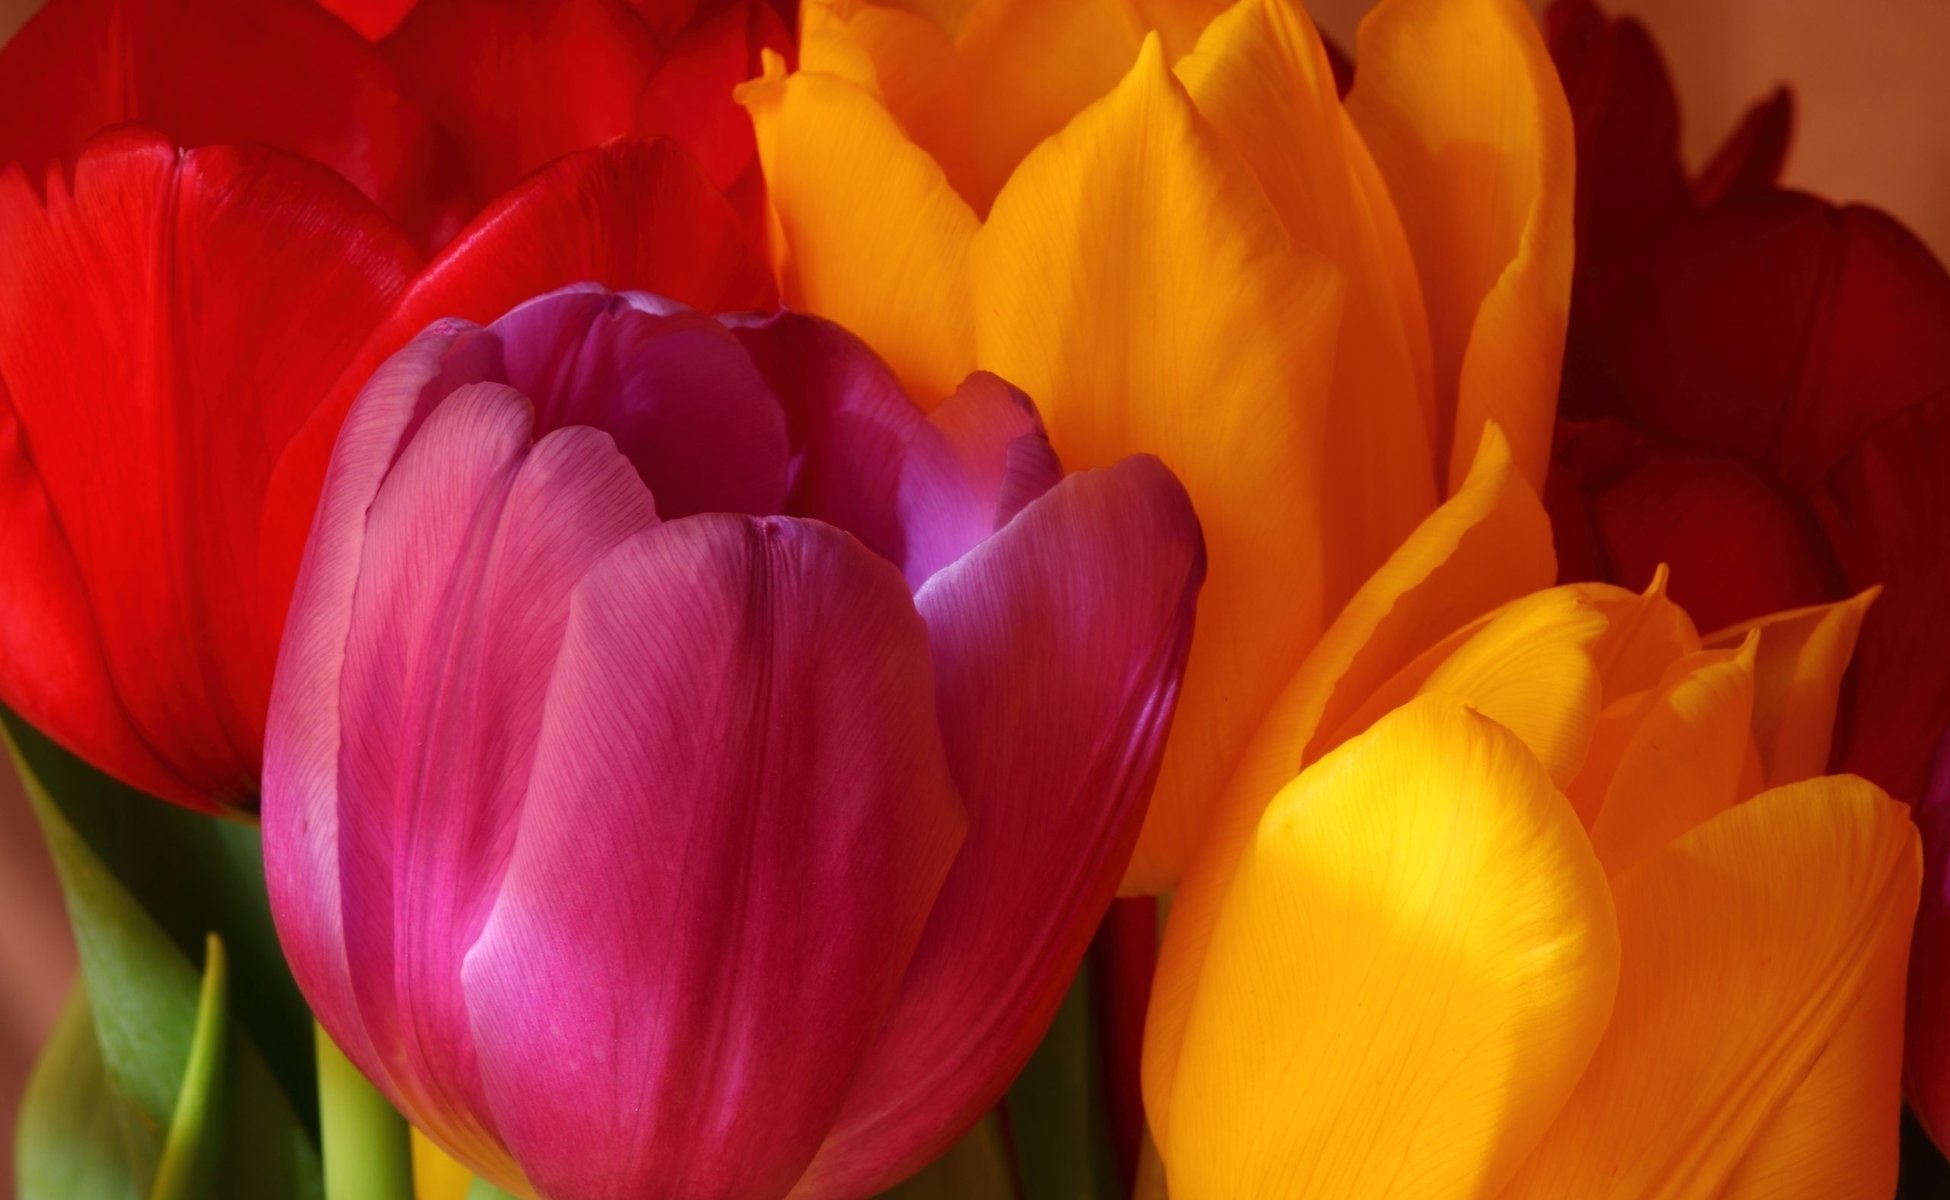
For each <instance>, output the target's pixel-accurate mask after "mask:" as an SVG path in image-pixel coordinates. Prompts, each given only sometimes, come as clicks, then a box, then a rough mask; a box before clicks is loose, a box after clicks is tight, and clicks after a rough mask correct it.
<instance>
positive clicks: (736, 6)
mask: <svg viewBox="0 0 1950 1200" xmlns="http://www.w3.org/2000/svg"><path fill="white" fill-rule="evenodd" d="M791 42H792V34H791V31H790V30H788V29H787V28H786V27H785V22H784V21H782V20H780V18H779V14H778V10H776V9H774V8H773V7H772V5H771V4H770V3H767V2H766V0H738V2H736V3H731V4H726V5H725V6H724V7H723V8H721V9H719V11H717V12H716V13H714V14H711V15H708V16H703V17H702V18H701V19H699V20H697V21H695V22H694V23H693V24H692V25H691V26H690V27H689V28H688V29H686V30H685V31H684V33H683V35H682V36H681V37H679V38H678V39H677V40H676V41H675V42H674V43H672V44H671V45H670V47H669V49H668V51H667V52H666V54H665V55H664V60H663V65H662V66H660V67H659V68H658V69H657V73H656V74H655V75H653V76H652V77H651V79H650V82H649V85H648V86H647V87H645V88H644V90H643V94H642V96H641V97H640V98H639V99H638V101H637V117H636V124H635V132H636V133H637V134H638V135H639V136H643V137H656V136H664V137H671V138H675V139H676V140H677V141H678V142H679V143H680V144H682V145H683V147H684V148H685V149H686V150H688V151H690V153H691V155H692V157H694V158H696V159H697V161H698V165H699V166H700V167H702V168H703V170H704V174H705V177H706V178H708V179H709V180H710V181H711V182H712V183H713V184H715V185H717V186H718V187H720V188H723V189H725V190H727V191H729V190H730V189H731V188H732V186H733V185H734V184H736V183H738V181H739V179H740V177H741V176H743V175H744V174H745V173H746V171H748V170H749V169H751V168H752V167H753V166H754V165H755V164H756V163H757V161H758V146H757V143H756V142H755V141H754V140H753V138H752V122H751V118H750V117H747V116H746V115H745V110H744V109H742V108H740V107H739V106H738V103H737V101H735V100H733V99H732V96H731V93H732V91H733V90H734V89H735V88H736V87H737V86H738V85H739V84H741V83H743V82H745V81H746V80H747V79H750V78H751V77H752V76H754V75H756V74H758V72H759V55H760V53H761V51H763V50H767V49H769V50H773V51H775V52H779V53H783V52H785V50H786V48H787V47H788V46H789V45H790V44H791Z"/></svg>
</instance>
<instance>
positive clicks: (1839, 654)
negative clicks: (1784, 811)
mask: <svg viewBox="0 0 1950 1200" xmlns="http://www.w3.org/2000/svg"><path fill="white" fill-rule="evenodd" d="M1881 591H1882V589H1881V588H1873V587H1872V588H1869V589H1868V590H1866V591H1864V592H1862V593H1861V594H1860V595H1858V596H1855V597H1854V598H1852V599H1849V600H1841V601H1837V602H1836V603H1834V604H1821V605H1816V606H1815V607H1813V608H1803V609H1796V610H1794V611H1792V612H1784V613H1774V614H1773V615H1771V616H1766V617H1761V618H1759V619H1758V620H1754V621H1749V622H1746V623H1744V624H1741V625H1735V626H1734V627H1732V628H1731V629H1723V630H1721V631H1720V632H1718V633H1716V634H1714V635H1712V636H1711V637H1709V638H1707V639H1706V644H1707V645H1708V646H1717V647H1729V646H1737V645H1739V644H1740V643H1741V642H1742V641H1743V640H1745V639H1746V637H1747V635H1748V634H1749V633H1750V632H1751V631H1755V630H1758V631H1759V634H1760V642H1759V652H1758V654H1757V656H1756V658H1755V660H1754V742H1755V746H1756V748H1757V749H1758V750H1759V752H1760V761H1761V768H1762V770H1763V772H1764V775H1765V779H1766V783H1767V786H1768V787H1779V786H1780V785H1782V784H1786V783H1798V782H1800V781H1801V780H1803V779H1813V778H1814V777H1815V776H1817V775H1820V774H1822V773H1824V772H1825V771H1827V769H1828V749H1829V744H1830V740H1831V738H1832V737H1833V734H1834V729H1835V712H1836V708H1837V706H1838V703H1839V701H1840V697H1841V690H1842V680H1843V678H1844V677H1845V676H1846V675H1847V672H1848V666H1849V661H1850V659H1851V658H1852V657H1853V656H1854V654H1855V636H1856V634H1857V632H1858V631H1860V630H1861V628H1862V619H1863V617H1864V616H1866V615H1867V614H1868V613H1869V612H1870V611H1871V607H1870V606H1871V605H1873V604H1874V603H1875V601H1876V597H1877V596H1878V595H1880V594H1881Z"/></svg>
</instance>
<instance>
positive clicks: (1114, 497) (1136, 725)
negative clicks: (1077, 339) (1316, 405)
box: [794, 406, 1204, 1198]
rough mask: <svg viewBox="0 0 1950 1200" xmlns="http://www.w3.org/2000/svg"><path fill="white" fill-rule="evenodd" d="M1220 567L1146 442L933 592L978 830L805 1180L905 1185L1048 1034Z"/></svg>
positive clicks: (952, 569) (942, 703) (1027, 515)
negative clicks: (1208, 566)
mask: <svg viewBox="0 0 1950 1200" xmlns="http://www.w3.org/2000/svg"><path fill="white" fill-rule="evenodd" d="M944 409H945V406H944ZM937 411H938V412H939V411H942V410H937ZM1203 570H1204V556H1203V551H1202V547H1201V545H1200V541H1199V534H1198V523H1197V520H1196V518H1195V517H1194V516H1193V514H1192V509H1191V505H1190V503H1189V502H1188V501H1187V499H1186V496H1185V493H1184V490H1183V489H1182V488H1181V487H1179V485H1178V483H1177V481H1175V480H1174V479H1172V477H1171V475H1170V474H1169V473H1168V472H1167V471H1165V469H1164V468H1163V467H1162V466H1160V465H1159V464H1158V462H1157V461H1156V460H1155V459H1150V458H1143V457H1138V458H1132V459H1129V460H1126V461H1125V462H1122V463H1120V464H1118V465H1117V466H1115V467H1111V468H1108V469H1105V470H1097V471H1084V472H1080V473H1078V474H1076V475H1072V476H1070V477H1068V478H1066V479H1065V480H1064V481H1063V482H1061V483H1059V484H1057V485H1056V486H1055V487H1054V488H1052V489H1050V491H1049V492H1047V493H1046V494H1044V495H1043V496H1042V497H1040V498H1039V499H1035V500H1032V501H1030V502H1029V504H1028V505H1027V506H1026V507H1024V508H1023V509H1022V511H1021V512H1020V513H1019V514H1017V515H1016V516H1015V517H1014V519H1012V520H1010V521H1009V522H1008V523H1007V524H1006V525H1005V526H1004V527H1003V528H1002V529H1001V530H1000V531H999V532H997V533H996V534H995V535H994V536H993V537H991V538H989V539H988V540H987V541H984V542H982V543H981V544H980V545H978V546H976V547H975V548H974V549H972V550H970V551H969V552H967V553H966V554H965V555H963V556H961V557H960V558H959V559H957V560H956V561H955V562H953V563H952V564H950V565H948V566H945V567H943V568H942V569H941V570H940V571H938V572H937V573H935V574H934V575H933V576H932V578H930V579H929V580H928V581H927V582H926V583H925V584H924V585H923V586H922V587H921V588H920V590H919V591H918V592H917V593H916V594H915V598H914V600H915V604H916V606H917V607H918V608H919V609H920V611H921V614H922V616H923V617H924V618H925V619H926V621H927V623H928V631H929V640H930V643H931V645H932V647H933V653H934V664H935V678H936V691H937V702H936V710H937V711H939V713H940V716H941V723H942V732H943V736H944V737H945V738H946V741H947V748H948V761H949V765H950V766H951V767H952V769H953V771H954V776H955V780H956V782H957V783H958V784H959V785H960V788H961V795H962V799H963V803H964V804H965V805H966V807H967V810H968V837H967V840H966V841H965V842H964V843H963V846H962V850H961V854H960V857H958V858H957V859H956V862H955V866H954V869H953V871H952V872H951V873H950V874H949V876H948V880H947V882H946V883H945V884H944V885H943V886H942V889H941V895H940V897H939V899H938V900H937V901H936V903H935V910H934V914H933V915H932V916H931V917H930V918H929V921H928V927H927V932H926V933H925V934H924V935H923V938H922V941H921V945H920V948H919V949H918V950H917V951H916V952H915V955H914V961H913V965H912V967H911V968H910V969H909V972H908V976H907V979H906V980H905V981H904V982H903V983H902V985H901V992H900V996H899V998H898V999H897V1001H896V1002H895V1005H894V1008H893V1011H892V1013H891V1014H890V1015H889V1017H888V1020H887V1024H886V1025H885V1027H884V1028H883V1029H882V1030H881V1033H880V1035H879V1037H878V1039H877V1040H876V1042H875V1044H874V1047H873V1049H872V1051H871V1052H870V1054H869V1055H868V1057H867V1059H866V1060H865V1061H864V1062H863V1063H862V1065H861V1068H860V1071H859V1074H858V1075H856V1076H855V1078H854V1082H853V1088H852V1092H851V1094H850V1095H849V1097H848V1101H847V1106H846V1109H845V1110H844V1112H843V1113H842V1115H841V1118H840V1122H839V1125H838V1126H837V1127H836V1128H835V1130H834V1132H833V1134H832V1136H831V1137H830V1139H829V1140H828V1142H827V1144H826V1146H825V1147H824V1148H823V1149H822V1150H821V1153H820V1157H819V1159H818V1160H817V1161H816V1162H815V1163H814V1164H813V1167H812V1170H811V1171H810V1172H809V1173H808V1174H807V1177H806V1179H805V1180H804V1181H802V1182H801V1183H800V1185H799V1188H798V1190H797V1191H795V1192H794V1195H795V1196H801V1197H808V1198H819V1197H845V1196H859V1195H869V1194H873V1193H874V1192H876V1191H878V1190H879V1189H880V1188H883V1187H885V1186H887V1185H888V1184H890V1183H892V1182H894V1181H896V1180H898V1179H899V1178H901V1177H902V1176H903V1175H905V1174H906V1173H908V1172H909V1171H911V1170H913V1169H914V1168H916V1167H918V1166H919V1165H920V1164H922V1163H923V1162H925V1161H926V1160H927V1159H928V1158H929V1157H930V1156H931V1155H933V1154H934V1153H936V1152H938V1151H940V1150H941V1149H942V1148H943V1147H945V1145H946V1144H947V1143H948V1142H949V1141H951V1140H952V1139H953V1138H954V1137H956V1136H958V1135H959V1134H960V1133H961V1132H963V1131H964V1130H966V1129H967V1127H968V1126H969V1125H971V1124H972V1123H973V1122H974V1121H975V1120H976V1119H977V1117H979V1116H980V1114H981V1113H982V1112H983V1111H984V1110H985V1109H987V1108H988V1107H989V1106H990V1105H992V1104H993V1103H994V1102H995V1100H996V1099H997V1098H998V1097H999V1096H1000V1095H1001V1094H1002V1092H1003V1090H1004V1088H1006V1087H1007V1085H1008V1083H1009V1080H1010V1079H1011V1078H1013V1077H1014V1076H1015V1074H1016V1072H1017V1071H1018V1070H1020V1069H1021V1067H1022V1064H1023V1062H1024V1061H1025V1060H1027V1058H1028V1057H1029V1054H1030V1052H1031V1051H1032V1050H1033V1049H1034V1048H1035V1046H1036V1043H1037V1042H1038V1041H1039V1040H1040V1039H1041V1037H1042V1034H1043V1032H1044V1031H1045V1029H1047V1027H1048V1025H1049V1022H1050V1020H1051V1018H1052V1017H1053V1016H1054V1015H1055V1013H1056V1009H1057V1006H1058V1004H1059V1003H1060V1002H1061V1001H1062V998H1063V994H1064V992H1065V990H1066V989H1067V988H1068V986H1069V982H1070V978H1071V976H1072V974H1073V973H1074V972H1075V970H1076V967H1077V964H1078V962H1079V961H1080V960H1081V958H1082V955H1083V952H1084V949H1085V948H1086V947H1087V945H1088V944H1089V942H1090V938H1091V935H1092V934H1093V933H1094V932H1095V931H1096V928H1097V926H1098V924H1099V923H1100V922H1101V921H1102V919H1103V916H1104V913H1105V911H1106V909H1107V908H1108V906H1109V904H1110V900H1111V897H1112V894H1113V892H1114V891H1115V889H1116V887H1117V882H1118V877H1119V875H1120V874H1121V872H1122V871H1123V868H1124V862H1125V860H1126V858H1127V856H1128V854H1129V852H1130V848H1131V844H1132V842H1133V841H1134V840H1135V839H1136V837H1137V831H1138V826H1139V823H1140V822H1141V821H1142V819H1143V813H1144V802H1145V798H1146V796H1147V795H1148V793H1149V791H1150V786H1151V781H1152V779H1153V778H1154V777H1155V774H1156V771H1157V764H1158V759H1159V754H1160V752H1161V750H1162V749H1163V745H1164V740H1165V734H1166V731H1167V730H1168V729H1169V728H1170V725H1171V720H1172V710H1173V706H1174V703H1175V701H1176V699H1177V680H1178V677H1179V672H1180V670H1181V669H1182V667H1183V665H1184V659H1185V654H1186V650H1187V647H1188V645H1189V642H1190V639H1191V627H1192V606H1193V601H1194V599H1195V597H1196V594H1197V591H1198V586H1199V582H1200V580H1201V578H1202V575H1203Z"/></svg>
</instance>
